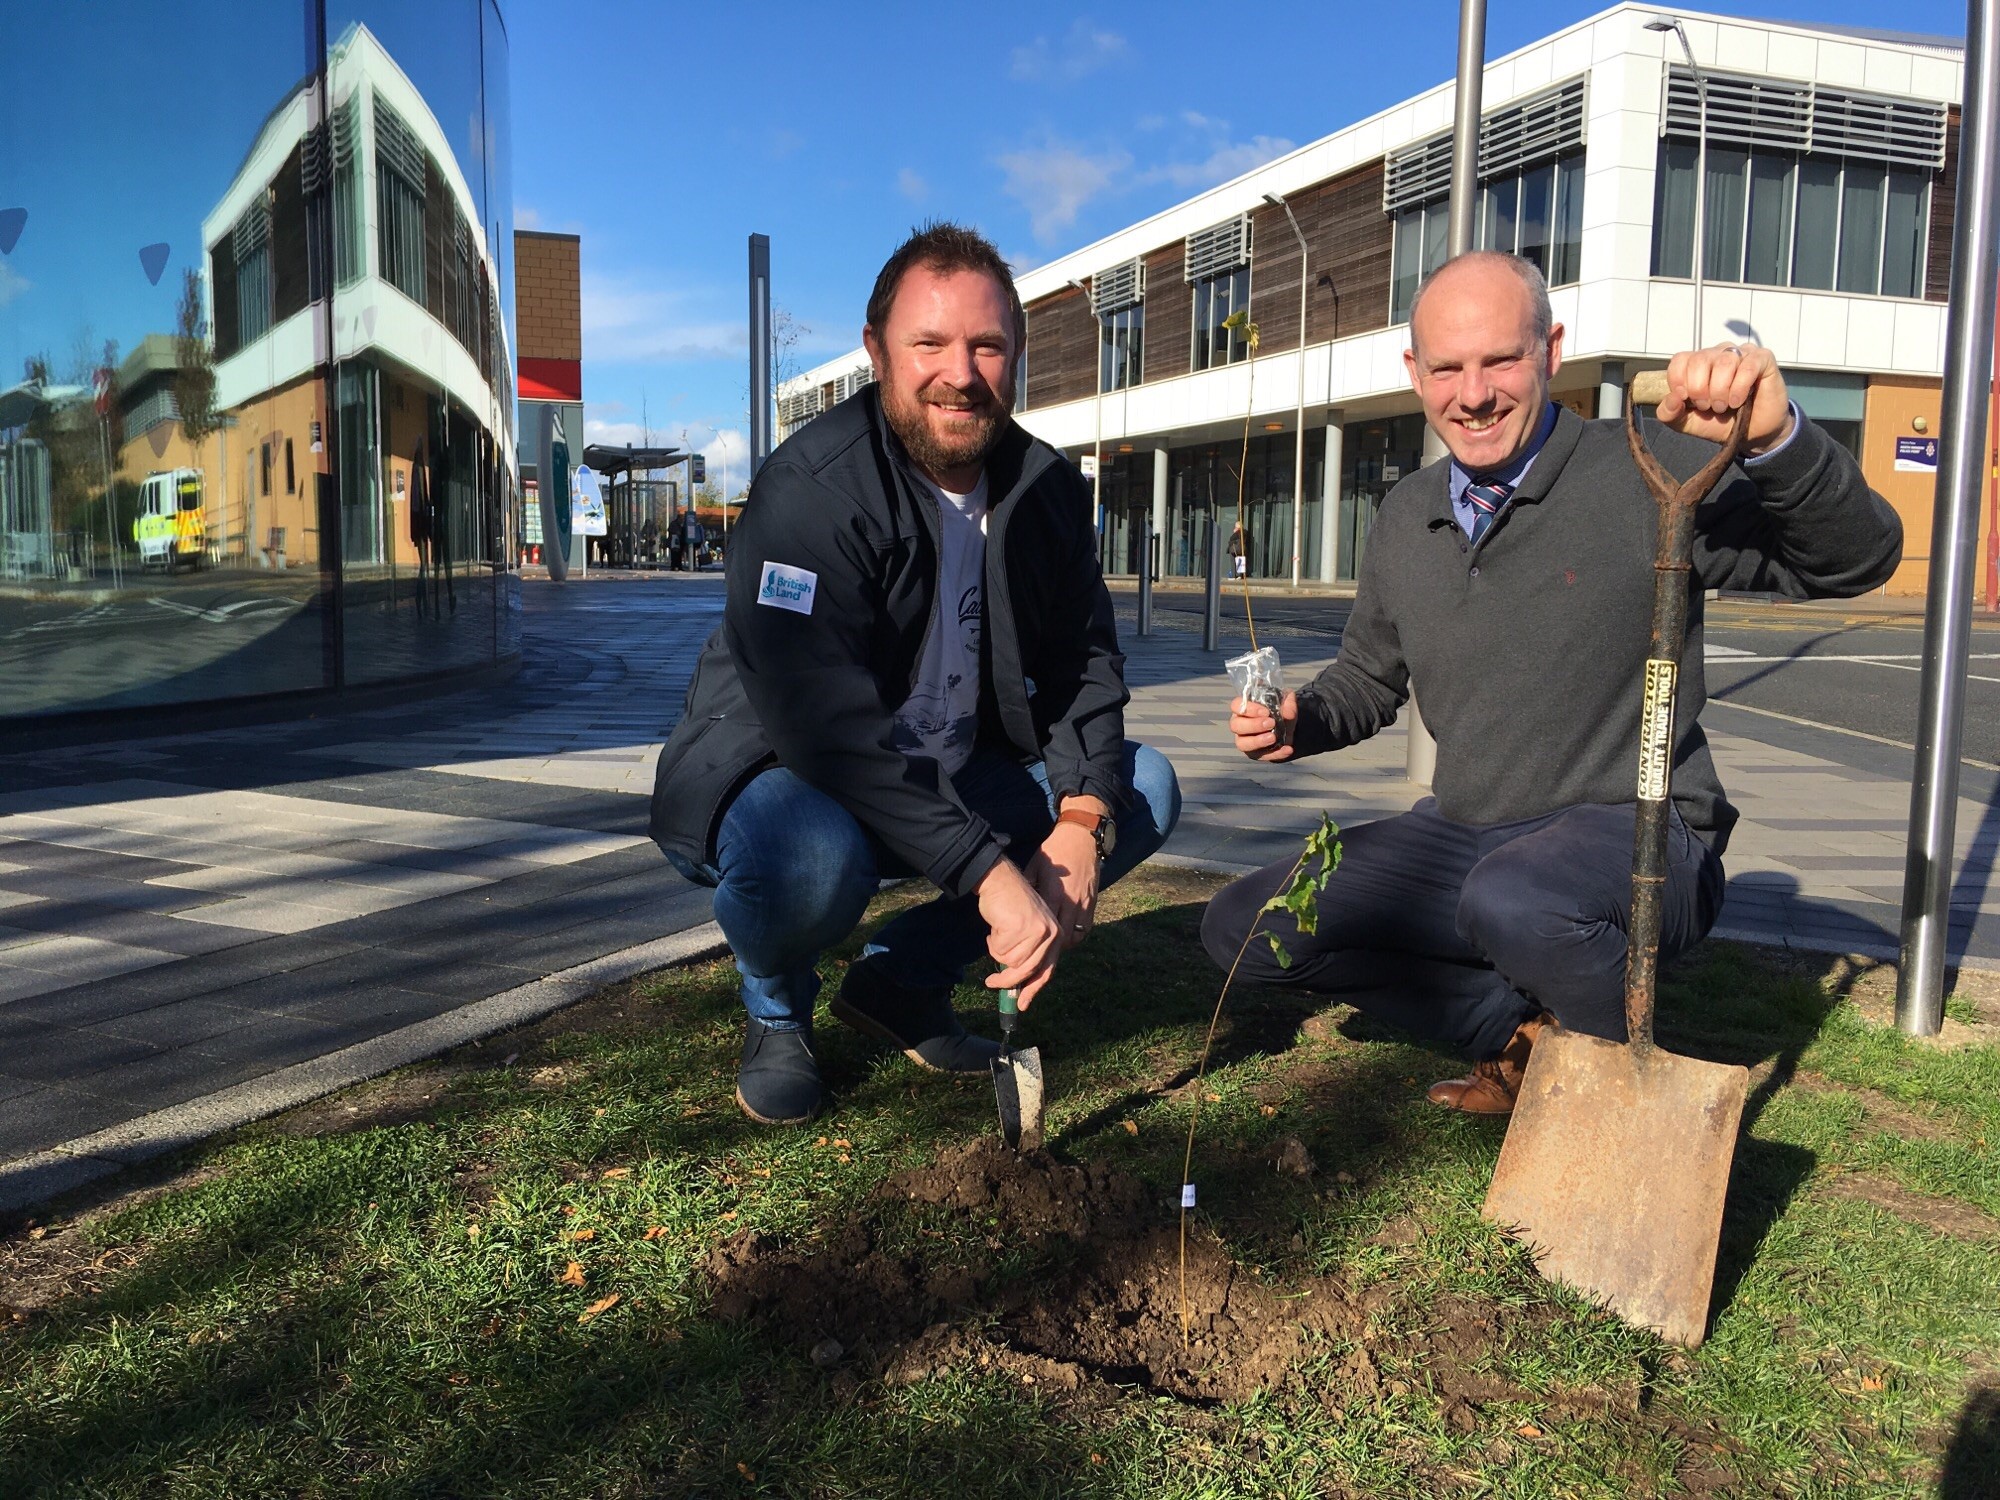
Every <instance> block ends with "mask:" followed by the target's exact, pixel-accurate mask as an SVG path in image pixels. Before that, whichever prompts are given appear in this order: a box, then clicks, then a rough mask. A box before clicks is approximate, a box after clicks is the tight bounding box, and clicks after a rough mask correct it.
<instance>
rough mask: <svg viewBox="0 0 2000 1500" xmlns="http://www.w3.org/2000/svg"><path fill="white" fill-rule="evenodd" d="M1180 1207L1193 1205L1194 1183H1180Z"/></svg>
mask: <svg viewBox="0 0 2000 1500" xmlns="http://www.w3.org/2000/svg"><path fill="white" fill-rule="evenodd" d="M1181 1207H1182V1208H1193V1207H1194V1184H1193V1183H1191V1182H1184V1183H1182V1184H1181Z"/></svg>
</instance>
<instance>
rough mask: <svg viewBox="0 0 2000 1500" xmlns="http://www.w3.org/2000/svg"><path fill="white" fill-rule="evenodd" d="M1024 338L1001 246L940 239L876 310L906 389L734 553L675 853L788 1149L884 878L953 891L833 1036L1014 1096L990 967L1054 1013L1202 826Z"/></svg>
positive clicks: (913, 256)
mask: <svg viewBox="0 0 2000 1500" xmlns="http://www.w3.org/2000/svg"><path fill="white" fill-rule="evenodd" d="M1024 332H1025V318H1024V317H1023V314H1022V311H1021V301H1020V297H1019V295H1018V294H1017V293H1016V291H1015V289H1014V282H1013V277H1012V275H1011V273H1010V272H1009V271H1008V269H1007V264H1006V262H1005V261H1004V260H1003V259H1002V258H1001V257H1000V255H999V253H998V252H997V251H996V250H995V249H994V248H993V246H992V245H991V244H989V243H988V242H987V241H986V240H985V239H983V238H981V237H980V236H979V235H977V234H975V233H974V232H972V231H971V230H968V229H963V228H960V227H958V226H956V225H952V224H933V225H931V226H929V227H927V228H925V229H922V230H919V231H918V232H917V233H916V234H914V235H913V236H912V237H911V238H910V239H909V240H908V241H906V242H905V243H904V244H903V245H902V246H901V247H900V248H899V249H898V250H897V251H896V253H895V254H894V255H892V256H891V257H890V258H889V260H888V263H887V264H886V265H884V266H883V268H882V272H881V274H880V276H879V277H878V278H877V279H876V282H875V288H874V292H873V294H872V295H871V296H870V297H869V299H868V314H867V326H866V328H865V329H864V330H863V334H862V338H863V342H864V343H865V344H866V346H867V349H868V357H869V360H870V362H871V363H872V365H873V367H874V372H875V377H876V380H875V383H874V384H871V385H867V386H864V387H863V388H862V389H861V390H860V391H859V392H858V393H856V394H855V395H854V396H852V397H850V398H849V399H848V400H846V401H844V402H842V403H841V404H840V405H838V406H836V407H834V408H833V410H832V411H830V412H827V413H826V414H825V415H823V416H821V417H818V418H816V419H815V420H814V421H813V422H811V423H809V424H808V425H807V426H805V427H804V428H802V429H801V430H800V431H799V432H797V433H795V434H794V435H793V436H792V437H791V438H789V439H787V440H786V441H785V442H784V443H783V444H782V445H780V446H779V448H778V450H777V451H776V452H775V453H773V454H772V455H771V456H770V458H769V459H767V460H766V461H765V463H764V464H763V466H762V467H761V468H760V469H759V470H758V472H757V477H756V479H755V481H754V482H753V483H752V485H751V488H750V493H749V496H748V499H747V502H746V504H745V505H744V507H743V512H742V520H741V522H740V523H739V524H737V525H735V526H733V527H732V528H731V532H730V546H729V558H728V565H727V578H728V587H727V599H726V603H725V605H724V612H723V620H722V625H721V627H720V628H719V629H718V630H717V631H716V633H715V634H714V635H713V636H712V637H711V638H710V639H709V642H708V644H707V646H706V647H705V648H704V650H703V652H702V655H701V659H700V661H699V662H698V664H697V665H696V668H695V674H694V680H693V683H692V684H691V685H690V687H689V689H688V698H687V706H686V710H685V712H684V713H683V715H682V717H681V721H680V723H679V725H678V726H677V727H676V728H675V730H674V732H673V734H672V735H671V736H670V737H669V738H668V740H667V744H666V747H665V749H664V750H663V751H662V752H661V754H660V762H659V772H658V781H657V784H656V789H655V792H654V796H653V813H652V832H653V837H654V838H655V840H657V841H658V843H659V844H660V847H661V848H662V849H663V850H664V851H665V853H666V855H667V858H668V859H669V860H671V861H672V862H673V864H674V866H675V867H676V868H677V869H679V870H680V871H681V872H682V873H683V874H685V875H687V876H688V877H689V878H690V879H692V880H695V881H698V882H701V883H703V884H706V885H710V886H712V887H714V889H715V918H716V921H717V922H718V923H719V924H720V926H721V928H722V932H723V935H724V936H725V937H726V938H727V939H728V940H729V945H730V947H731V948H732V949H733V950H734V953H735V956H736V967H737V970H738V972H739V973H740V974H741V976H742V997H743V1006H744V1010H745V1011H746V1012H747V1016H746V1021H745V1028H744V1040H743V1055H742V1061H741V1065H740V1067H739V1069H738V1073H737V1083H736V1101H737V1103H738V1105H740V1106H741V1108H742V1109H743V1111H744V1113H746V1114H747V1115H749V1116H750V1117H751V1118H752V1119H754V1120H758V1121H760V1122H763V1123H765V1124H792V1123H797V1122H800V1121H803V1120H806V1119H809V1118H810V1117H811V1116H812V1115H813V1113H814V1112H815V1111H816V1110H818V1109H819V1107H820V1105H821V1102H822V1089H821V1082H820V1075H819V1067H818V1064H817V1062H816V1061H815V1059H814V1056H813V1027H814V1020H815V1010H814V1002H815V998H816V996H817V994H818V991H819V978H818V976H817V974H816V973H815V965H816V964H817V963H818V961H819V958H820V955H821V954H822V953H823V952H824V951H825V950H826V949H827V948H828V947H830V946H831V945H833V944H834V943H837V942H839V941H841V939H843V938H844V937H846V936H847V935H848V933H850V932H851V931H852V930H853V929H854V927H855V925H856V924H857V923H858V922H859V921H860V920H861V917H862V914H863V912H864V910H865V909H866V907H867V905H868V902H869V900H870V899H871V898H872V897H873V896H874V895H875V893H876V891H877V889H878V888H879V885H880V882H881V881H882V880H883V879H884V878H887V877H894V876H908V875H922V876H924V877H926V878H928V879H929V881H930V882H931V883H932V884H933V885H935V886H936V887H937V889H938V891H939V893H940V894H939V895H938V896H937V898H936V899H935V900H932V901H929V902H927V903H925V904H923V905H921V906H917V907H915V908H913V909H911V910H908V911H905V912H903V913H902V914H900V915H899V916H897V917H896V918H895V919H894V920H892V921H890V922H889V923H887V924H886V925H884V926H883V927H882V929H881V930H880V931H879V932H877V933H876V934H875V935H874V937H873V939H872V940H871V941H870V942H869V943H868V945H867V947H866V948H865V949H864V950H863V952H862V955H861V957H860V959H859V960H858V961H857V962H856V963H855V964H854V965H853V966H852V967H850V968H849V970H848V971H847V974H846V977H845V979H844V980H843V982H842V984H841V988H840V994H839V997H838V998H837V999H835V1000H834V1001H833V1002H832V1006H831V1010H832V1013H833V1015H834V1016H835V1017H837V1018H838V1019H839V1020H841V1021H843V1022H845V1023H846V1024H848V1025H850V1026H853V1027H856V1028H857V1029H859V1030H861V1031H862V1032H864V1033H866V1034H867V1035H869V1036H871V1037H874V1038H876V1039H878V1040H880V1041H883V1042H886V1043H888V1044H889V1045H890V1046H892V1047H895V1048H896V1049H898V1050H899V1051H901V1052H903V1053H905V1054H907V1055H908V1056H909V1057H910V1058H911V1059H912V1060H913V1061H915V1062H917V1063H918V1064H920V1065H921V1066H922V1067H924V1068H927V1069H930V1070H933V1071H937V1072H944V1073H980V1074H984V1073H986V1072H987V1071H988V1069H989V1065H990V1063H991V1061H992V1059H993V1058H995V1057H996V1056H998V1055H999V1050H1000V1049H999V1047H998V1045H997V1044H996V1043H994V1042H992V1041H989V1040H987V1039H985V1038H983V1037H979V1036H975V1035H973V1034H971V1033H969V1032H968V1031H967V1030H966V1029H965V1026H964V1025H963V1023H962V1022H961V1021H960V1019H959V1017H958V1015H957V1013H956V1012H955V1011H954V1009H953V1007H952V998H951V997H952V990H953V987H954V986H955V985H957V984H958V982H959V981H960V979H961V978H962V977H963V976H964V973H965V971H966V969H967V967H968V966H969V965H971V964H972V963H973V962H975V961H976V960H977V959H979V958H980V957H982V956H987V957H990V958H991V959H992V960H993V961H994V963H995V964H996V965H998V972H997V973H995V974H993V975H992V976H991V977H990V978H989V979H988V980H987V981H986V983H987V985H988V987H989V988H992V989H1002V988H1007V989H1014V990H1017V991H1018V992H1019V996H1020V1003H1021V1005H1022V1006H1023V1007H1024V1008H1025V1007H1027V1006H1029V1005H1031V1004H1032V1003H1033V1002H1034V1000H1035V998H1036V997H1037V996H1038V995H1039V994H1041V993H1042V992H1043V990H1044V989H1045V988H1046V986H1047V985H1048V983H1049V981H1050V979H1051V978H1052V977H1053V976H1054V974H1055V970H1056V965H1057V962H1058V960H1059V959H1060V958H1061V956H1062V954H1063V953H1065V952H1066V951H1067V950H1068V949H1070V948H1073V947H1074V946H1076V944H1078V943H1080V942H1082V941H1083V940H1084V938H1085V937H1086V936H1087V935H1088V933H1089V931H1090V927H1091V922H1092V920H1093V919H1094V917H1095V914H1096V910H1097V899H1098V894H1099V892H1100V891H1102V890H1103V889H1104V888H1105V887H1106V886H1108V885H1109V884H1110V883H1111V882H1112V881H1114V880H1117V879H1118V878H1119V877H1120V876H1121V875H1123V874H1125V873H1126V872H1127V871H1129V870H1130V869H1132V868H1133V867H1134V866H1135V865H1137V864H1138V863H1139V862H1140V861H1141V860H1143V859H1144V858H1145V857H1146V856H1147V855H1149V854H1151V853H1152V852H1153V851H1154V850H1156V849H1157V848H1159V846H1160V845H1161V844H1162V843H1164V842H1165V840H1166V837H1167V835H1168V833H1169V832H1171V831H1172V829H1173V825H1174V821H1175V819H1176V818H1177V817H1178V816H1179V811H1180V792H1179V788H1178V786H1177V784H1176V782H1175V779H1174V773H1173V770H1172V768H1171V767H1170V766H1169V765H1168V763H1167V760H1166V758H1165V757H1164V756H1163V755H1161V754H1160V753H1159V752H1158V751H1155V750H1152V749H1149V748H1147V747H1145V746H1142V745H1138V744H1134V743H1133V742H1131V741H1129V740H1127V739H1126V738H1125V729H1124V706H1125V703H1126V700H1127V696H1128V695H1127V693H1126V689H1125V683H1124V676H1123V667H1124V659H1123V658H1122V657H1121V656H1120V655H1119V652H1118V640H1117V634H1116V631H1115V629H1114V627H1113V622H1112V611H1111V600H1110V596H1109V595H1108V594H1107V593H1106V591H1105V587H1104V580H1103V578H1102V576H1101V575H1100V573H1099V570H1098V563H1097V539H1096V535H1095V533H1094V531H1093V529H1092V525H1091V494H1090V488H1089V486H1088V485H1087V484H1086V483H1085V482H1084V480H1083V479H1082V477H1081V476H1080V475H1079V474H1078V473H1077V471H1076V469H1075V468H1074V467H1073V466H1072V465H1071V464H1069V463H1068V462H1066V461H1065V460H1064V459H1063V456H1062V455H1061V454H1060V453H1059V452H1057V451H1056V450H1055V449H1053V448H1051V447H1049V446H1048V444H1046V443H1044V442H1041V441H1039V440H1038V439H1034V438H1031V437H1030V436H1029V435H1028V434H1027V433H1026V432H1025V431H1023V430H1022V429H1021V428H1020V427H1019V426H1018V425H1017V424H1016V423H1015V422H1014V420H1013V409H1014V396H1015V392H1014V372H1015V369H1016V367H1017V360H1018V357H1019V354H1020V351H1021V345H1022V340H1023V335H1024Z"/></svg>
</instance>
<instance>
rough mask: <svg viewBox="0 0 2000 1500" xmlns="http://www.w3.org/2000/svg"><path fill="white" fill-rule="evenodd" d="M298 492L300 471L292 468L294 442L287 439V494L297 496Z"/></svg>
mask: <svg viewBox="0 0 2000 1500" xmlns="http://www.w3.org/2000/svg"><path fill="white" fill-rule="evenodd" d="M298 492H299V477H298V470H297V469H295V468H293V467H292V440H291V439H290V438H286V439H285V493H286V494H287V495H296V494H297V493H298Z"/></svg>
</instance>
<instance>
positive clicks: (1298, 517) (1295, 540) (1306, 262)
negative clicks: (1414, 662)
mask: <svg viewBox="0 0 2000 1500" xmlns="http://www.w3.org/2000/svg"><path fill="white" fill-rule="evenodd" d="M1264 201H1265V202H1266V203H1269V204H1272V205H1274V206H1276V207H1278V208H1282V209H1283V210H1284V211H1285V222H1286V223H1288V224H1290V225H1291V226H1292V238H1293V239H1295V240H1297V241H1298V242H1299V394H1298V413H1297V416H1296V420H1295V425H1296V427H1297V429H1298V431H1297V443H1296V446H1295V448H1294V450H1293V453H1292V587H1293V588H1297V587H1298V586H1299V580H1300V579H1301V578H1302V577H1303V576H1304V575H1303V573H1302V572H1301V561H1300V560H1301V557H1302V555H1303V554H1304V552H1305V549H1306V292H1307V290H1308V288H1310V287H1311V286H1312V252H1311V251H1310V250H1309V249H1307V247H1306V237H1305V234H1304V233H1303V232H1302V231H1301V230H1300V228H1299V221H1298V218H1297V216H1296V215H1294V214H1293V213H1292V205H1291V204H1289V203H1287V202H1286V201H1285V200H1284V199H1283V198H1280V197H1279V196H1278V195H1277V194H1276V193H1266V194H1265V195H1264Z"/></svg>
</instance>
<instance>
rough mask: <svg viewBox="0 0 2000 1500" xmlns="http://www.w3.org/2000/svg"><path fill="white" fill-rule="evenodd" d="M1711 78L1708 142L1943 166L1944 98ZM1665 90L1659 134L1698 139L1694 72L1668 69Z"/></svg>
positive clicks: (1767, 80) (1739, 77)
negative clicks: (1940, 101)
mask: <svg viewBox="0 0 2000 1500" xmlns="http://www.w3.org/2000/svg"><path fill="white" fill-rule="evenodd" d="M1707 77H1708V138H1709V140H1710V141H1714V142H1720V143H1722V144H1725V145H1732V146H1761V147H1763V148H1765V149H1766V150H1773V151H1808V152H1812V153H1814V154H1816V155H1822V156H1853V157H1859V158H1861V159H1863V160H1866V161H1879V162H1887V163H1889V164H1890V165H1892V166H1904V167H1923V168H1926V169H1929V170H1936V169H1937V168H1938V167H1941V166H1943V165H1944V131H1945V107H1944V106H1943V105H1942V104H1937V103H1934V102H1932V101H1930V100H1927V99H1898V98H1894V97H1891V96H1889V95H1886V94H1861V93H1856V92H1854V91H1853V90H1851V89H1836V88H1828V87H1826V86H1825V85H1823V84H1812V83H1790V82H1786V81H1783V80H1780V79H1775V78H1751V77H1745V76H1742V75H1739V74H1732V73H1710V74H1708V75H1707ZM1666 94H1667V96H1666V104H1665V108H1663V109H1662V110H1661V112H1660V133H1661V134H1662V135H1670V136H1673V137H1675V138H1677V139H1680V140H1690V141H1692V140H1699V139H1700V137H1701V91H1700V89H1699V88H1698V87H1697V86H1696V84H1695V77H1694V74H1693V73H1691V72H1689V71H1688V70H1687V69H1686V68H1670V69H1669V70H1668V72H1667V84H1666Z"/></svg>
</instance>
